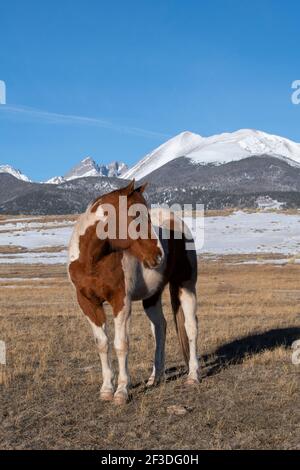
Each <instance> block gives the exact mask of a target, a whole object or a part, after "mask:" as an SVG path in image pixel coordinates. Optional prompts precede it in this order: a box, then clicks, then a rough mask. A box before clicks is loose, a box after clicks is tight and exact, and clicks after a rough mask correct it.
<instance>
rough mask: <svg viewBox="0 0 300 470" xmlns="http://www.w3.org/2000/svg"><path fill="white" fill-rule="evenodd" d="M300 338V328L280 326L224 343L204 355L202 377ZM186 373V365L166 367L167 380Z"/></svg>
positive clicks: (136, 385)
mask: <svg viewBox="0 0 300 470" xmlns="http://www.w3.org/2000/svg"><path fill="white" fill-rule="evenodd" d="M297 339H300V328H296V327H291V328H280V329H273V330H269V331H265V332H263V333H255V334H251V335H248V336H244V337H242V338H239V339H235V340H233V341H230V342H229V343H226V344H223V345H222V346H220V347H219V348H218V349H216V351H214V352H212V353H211V354H207V355H204V356H202V357H201V358H200V359H201V363H202V364H203V363H204V367H203V366H202V368H201V369H202V370H201V379H203V378H206V377H210V376H212V375H215V374H217V373H218V372H220V371H221V370H222V369H224V368H227V367H229V366H230V365H234V364H241V363H242V362H243V361H244V359H245V358H246V357H247V356H249V355H253V354H258V353H260V352H262V351H265V350H272V349H275V348H277V347H280V346H284V347H285V348H289V347H291V345H292V343H293V342H294V341H295V340H297ZM184 375H186V368H185V367H184V366H179V367H170V368H169V369H166V376H167V379H166V380H167V382H169V381H171V380H177V379H179V378H181V377H183V376H184ZM141 385H146V382H143V383H138V384H135V385H134V386H133V387H132V388H133V389H134V388H138V387H140V386H141Z"/></svg>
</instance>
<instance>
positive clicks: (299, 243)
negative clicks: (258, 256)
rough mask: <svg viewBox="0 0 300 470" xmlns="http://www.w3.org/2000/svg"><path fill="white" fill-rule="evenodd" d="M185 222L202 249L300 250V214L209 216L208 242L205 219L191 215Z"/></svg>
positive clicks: (230, 251) (234, 251)
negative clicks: (193, 217) (194, 217)
mask: <svg viewBox="0 0 300 470" xmlns="http://www.w3.org/2000/svg"><path fill="white" fill-rule="evenodd" d="M185 222H186V224H187V225H188V226H189V227H190V229H191V231H192V233H193V236H194V237H195V239H196V248H197V251H198V252H201V253H215V254H238V253H241V254H246V253H282V254H287V255H294V254H298V253H300V214H297V215H287V214H280V213H275V212H274V213H273V212H270V213H267V212H256V213H252V214H247V213H245V212H242V211H237V212H235V213H233V214H232V215H229V216H226V217H222V216H221V217H206V218H205V219H204V244H202V238H201V236H202V225H203V220H202V219H201V218H198V219H194V220H193V219H192V218H191V217H187V218H185ZM197 232H198V236H197ZM197 239H198V242H197Z"/></svg>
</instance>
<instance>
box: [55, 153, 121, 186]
mask: <svg viewBox="0 0 300 470" xmlns="http://www.w3.org/2000/svg"><path fill="white" fill-rule="evenodd" d="M126 170H127V165H125V163H123V162H117V161H115V162H112V163H109V164H108V165H98V164H97V163H96V162H95V160H93V159H92V158H91V157H87V158H84V159H83V160H81V162H79V163H78V165H76V166H74V167H73V168H72V169H71V170H70V171H69V172H68V173H66V175H65V176H64V180H65V181H69V180H72V179H75V178H84V177H87V176H109V177H120V176H121V175H122V173H123V172H124V171H126ZM56 178H59V177H56ZM52 180H54V178H52Z"/></svg>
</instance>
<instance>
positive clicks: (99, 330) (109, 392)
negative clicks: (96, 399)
mask: <svg viewBox="0 0 300 470" xmlns="http://www.w3.org/2000/svg"><path fill="white" fill-rule="evenodd" d="M77 298H78V302H79V305H80V307H81V309H82V311H83V312H84V313H85V315H86V316H87V319H88V321H89V323H90V325H91V327H92V331H93V334H94V338H95V342H96V345H97V349H98V352H99V356H100V360H101V366H102V376H103V384H102V387H101V391H100V398H101V400H104V401H109V400H112V399H113V385H112V379H113V373H112V370H111V364H110V359H109V346H108V338H107V335H106V325H105V319H106V316H105V312H104V309H103V306H102V305H99V304H98V303H96V302H93V301H92V300H91V299H88V298H87V297H85V296H84V295H83V294H82V293H81V292H80V291H79V292H77Z"/></svg>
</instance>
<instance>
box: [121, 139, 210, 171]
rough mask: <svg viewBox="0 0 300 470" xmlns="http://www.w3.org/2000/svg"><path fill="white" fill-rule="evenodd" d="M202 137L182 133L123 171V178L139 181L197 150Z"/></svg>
mask: <svg viewBox="0 0 300 470" xmlns="http://www.w3.org/2000/svg"><path fill="white" fill-rule="evenodd" d="M202 140H204V139H203V137H201V136H200V135H198V134H193V133H192V132H188V131H186V132H182V133H181V134H178V135H176V136H175V137H173V138H172V139H170V140H168V141H167V142H165V143H164V144H162V145H160V146H159V147H158V148H156V149H155V150H153V151H152V152H150V153H148V154H147V155H146V156H145V157H144V158H143V159H142V160H140V161H139V162H138V163H137V164H136V165H134V166H133V167H132V168H130V169H129V170H128V171H125V173H124V174H123V178H127V179H130V178H136V179H140V178H143V177H144V176H146V175H148V174H149V173H151V172H152V171H154V170H157V168H159V167H161V166H162V165H165V164H166V163H168V162H170V161H171V160H174V159H175V158H177V157H182V156H185V155H188V154H189V153H190V152H192V151H193V150H195V149H196V148H198V146H199V145H200V144H201V142H202Z"/></svg>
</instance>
